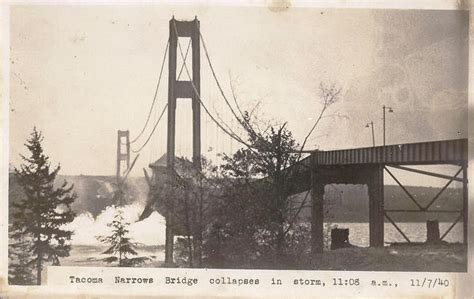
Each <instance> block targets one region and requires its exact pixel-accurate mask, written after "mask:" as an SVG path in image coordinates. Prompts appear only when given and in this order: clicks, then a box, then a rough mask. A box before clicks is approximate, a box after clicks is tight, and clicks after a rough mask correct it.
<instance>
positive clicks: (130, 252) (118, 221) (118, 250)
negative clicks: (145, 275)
mask: <svg viewBox="0 0 474 299" xmlns="http://www.w3.org/2000/svg"><path fill="white" fill-rule="evenodd" d="M116 211H117V212H116V213H115V215H114V218H113V220H112V222H110V223H108V224H107V226H109V227H111V228H112V232H111V234H110V235H108V236H98V237H97V239H98V240H99V241H100V242H102V243H104V244H107V245H109V247H108V248H107V250H105V251H104V252H103V254H109V255H111V256H109V257H106V258H104V259H103V261H104V262H106V263H108V264H110V263H113V262H118V266H119V267H134V266H140V265H142V264H144V263H146V262H147V261H149V260H151V259H150V258H149V257H132V258H130V257H129V256H136V255H138V253H137V252H136V244H135V243H133V242H132V241H131V239H130V238H129V237H128V232H129V231H128V229H127V227H128V226H129V225H130V223H128V222H125V220H124V218H123V216H122V214H123V212H122V210H120V209H117V210H116Z"/></svg>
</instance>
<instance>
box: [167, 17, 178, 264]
mask: <svg viewBox="0 0 474 299" xmlns="http://www.w3.org/2000/svg"><path fill="white" fill-rule="evenodd" d="M174 22H175V19H174V18H173V19H171V20H170V23H169V26H170V28H169V29H170V37H169V43H170V45H169V53H168V135H167V139H168V140H167V149H166V165H167V168H168V173H169V174H170V173H173V172H172V171H171V170H172V169H173V168H174V158H175V137H176V95H175V83H176V55H177V46H178V37H177V36H176V30H175V24H174ZM165 221H166V232H165V233H166V237H165V264H166V265H167V266H171V265H172V264H173V247H174V234H173V229H172V226H173V206H172V205H170V206H169V207H168V211H167V212H166V215H165Z"/></svg>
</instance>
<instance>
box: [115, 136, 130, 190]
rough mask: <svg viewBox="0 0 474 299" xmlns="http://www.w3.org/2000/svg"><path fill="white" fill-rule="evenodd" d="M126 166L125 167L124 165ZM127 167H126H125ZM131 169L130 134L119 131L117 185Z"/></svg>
mask: <svg viewBox="0 0 474 299" xmlns="http://www.w3.org/2000/svg"><path fill="white" fill-rule="evenodd" d="M124 164H125V165H124ZM124 166H125V167H124ZM129 167H130V132H129V131H120V130H119V131H117V174H116V176H117V183H118V182H119V180H120V177H121V176H122V175H123V174H124V172H125V171H126V170H127V169H128V168H129Z"/></svg>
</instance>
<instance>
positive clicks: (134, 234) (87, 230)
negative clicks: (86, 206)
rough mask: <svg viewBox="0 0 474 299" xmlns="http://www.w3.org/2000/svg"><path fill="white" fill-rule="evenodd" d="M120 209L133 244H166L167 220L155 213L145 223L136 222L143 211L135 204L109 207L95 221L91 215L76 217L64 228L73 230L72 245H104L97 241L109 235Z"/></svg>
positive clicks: (85, 214)
mask: <svg viewBox="0 0 474 299" xmlns="http://www.w3.org/2000/svg"><path fill="white" fill-rule="evenodd" d="M118 209H120V210H122V212H123V214H122V216H123V218H124V220H125V222H128V223H130V225H129V226H128V230H129V235H128V236H129V237H130V238H131V240H132V241H133V242H137V243H140V244H143V245H162V244H164V243H165V219H164V217H163V216H161V215H160V214H159V213H158V212H153V213H152V214H151V215H150V216H149V217H148V218H146V219H145V220H143V221H140V222H136V221H137V220H138V217H139V215H140V213H141V212H142V211H143V205H142V204H141V203H133V204H130V205H126V206H123V207H116V206H113V205H112V206H108V207H105V209H104V210H102V212H101V213H100V214H99V215H98V216H97V217H96V218H95V219H94V217H93V216H92V214H91V213H89V212H83V213H81V214H79V215H77V216H76V218H75V219H74V221H73V222H71V223H69V224H68V225H65V226H64V229H68V230H72V231H73V232H74V234H73V235H72V237H71V244H72V245H73V246H74V245H90V246H100V245H103V244H102V243H101V242H99V241H98V240H97V238H96V237H97V236H101V235H108V234H110V232H111V228H110V227H108V226H107V224H108V223H110V222H112V220H113V218H114V215H115V213H116V212H117V211H118Z"/></svg>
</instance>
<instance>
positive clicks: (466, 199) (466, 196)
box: [462, 162, 469, 245]
mask: <svg viewBox="0 0 474 299" xmlns="http://www.w3.org/2000/svg"><path fill="white" fill-rule="evenodd" d="M467 165H468V163H467V162H466V163H464V164H463V169H462V197H463V198H462V199H463V206H462V210H463V211H462V215H463V219H462V221H463V222H462V225H463V227H462V229H463V243H464V244H465V245H467V244H468V232H467V231H468V219H467V218H468V214H469V207H468V202H469V193H468V179H467Z"/></svg>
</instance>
